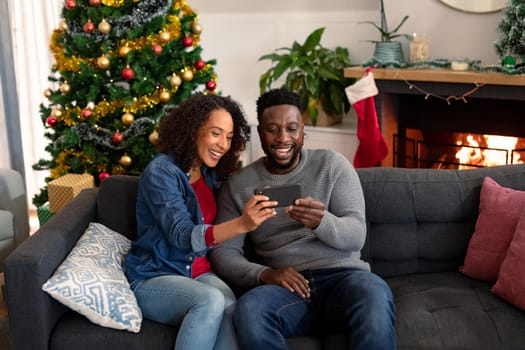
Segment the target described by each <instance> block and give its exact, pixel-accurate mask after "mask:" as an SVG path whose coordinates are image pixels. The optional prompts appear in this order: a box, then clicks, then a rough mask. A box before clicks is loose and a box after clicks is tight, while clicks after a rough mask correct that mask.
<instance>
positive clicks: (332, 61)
mask: <svg viewBox="0 0 525 350" xmlns="http://www.w3.org/2000/svg"><path fill="white" fill-rule="evenodd" d="M324 30H325V28H324V27H321V28H318V29H316V30H314V31H313V32H312V33H310V34H309V35H308V37H307V38H306V40H305V41H304V43H302V44H300V43H298V42H297V41H294V42H293V44H292V46H291V47H282V48H279V49H276V50H275V51H274V52H273V53H270V54H267V55H263V56H261V57H260V58H259V61H262V60H270V61H271V62H272V66H271V67H270V68H269V69H268V70H267V71H266V72H264V73H263V74H262V75H261V76H260V80H259V88H260V91H261V93H263V92H265V91H268V90H270V89H271V88H272V86H273V84H274V83H276V82H277V81H278V80H279V78H281V77H282V76H283V75H284V77H285V80H284V84H282V86H284V87H286V88H287V89H289V90H291V91H295V92H297V93H298V94H299V95H300V96H301V100H302V103H303V106H305V114H304V115H303V119H304V120H305V123H306V124H311V125H332V124H336V123H338V122H341V120H342V117H343V114H344V113H346V112H348V110H349V109H350V102H349V101H348V99H347V97H346V95H345V92H344V89H345V87H346V86H348V85H350V84H352V83H353V82H354V79H351V78H345V77H344V74H343V69H344V68H345V67H348V66H350V63H351V62H350V57H349V54H348V49H346V48H342V47H336V48H335V49H333V50H332V49H328V48H325V47H323V46H322V45H321V37H322V35H323V33H324ZM319 107H321V108H319Z"/></svg>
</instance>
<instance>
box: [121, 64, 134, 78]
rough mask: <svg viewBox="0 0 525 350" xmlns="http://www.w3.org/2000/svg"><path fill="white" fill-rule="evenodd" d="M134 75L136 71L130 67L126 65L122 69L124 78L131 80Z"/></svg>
mask: <svg viewBox="0 0 525 350" xmlns="http://www.w3.org/2000/svg"><path fill="white" fill-rule="evenodd" d="M134 76H135V72H134V71H133V69H131V68H130V67H125V68H124V69H122V78H124V79H126V80H130V79H133V77H134Z"/></svg>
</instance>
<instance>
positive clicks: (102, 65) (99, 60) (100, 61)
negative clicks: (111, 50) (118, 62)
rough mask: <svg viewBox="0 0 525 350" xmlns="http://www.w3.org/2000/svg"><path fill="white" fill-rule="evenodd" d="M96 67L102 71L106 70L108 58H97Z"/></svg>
mask: <svg viewBox="0 0 525 350" xmlns="http://www.w3.org/2000/svg"><path fill="white" fill-rule="evenodd" d="M97 66H98V67H99V68H102V69H106V68H108V67H109V58H107V57H106V56H100V57H99V58H97Z"/></svg>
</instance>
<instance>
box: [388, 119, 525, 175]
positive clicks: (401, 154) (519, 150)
mask: <svg viewBox="0 0 525 350" xmlns="http://www.w3.org/2000/svg"><path fill="white" fill-rule="evenodd" d="M406 135H407V136H406V137H401V136H399V135H397V134H395V135H394V142H393V144H394V150H393V153H394V157H393V159H394V166H402V167H407V168H436V169H469V168H477V167H487V166H496V165H504V164H517V163H523V162H525V138H523V137H513V136H501V135H489V134H472V133H463V132H444V131H424V130H418V129H406Z"/></svg>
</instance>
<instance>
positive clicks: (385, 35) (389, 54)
mask: <svg viewBox="0 0 525 350" xmlns="http://www.w3.org/2000/svg"><path fill="white" fill-rule="evenodd" d="M408 18H409V16H405V17H403V19H402V20H401V22H400V23H399V24H398V25H397V26H396V27H395V28H394V29H393V30H389V29H388V22H387V19H386V13H385V6H384V3H383V0H381V25H378V24H377V23H375V22H373V21H364V22H362V23H367V24H370V25H372V26H373V27H374V28H376V29H377V30H378V31H379V33H380V34H381V39H380V40H368V41H370V42H372V43H375V44H376V49H375V52H374V57H375V58H377V59H378V60H380V61H384V60H397V61H400V62H402V61H403V51H402V50H401V43H400V42H398V41H393V40H392V39H395V38H399V37H404V38H406V39H407V40H411V39H412V36H411V35H409V34H401V33H398V31H399V30H400V29H401V27H402V26H403V24H405V22H406V21H407V20H408ZM385 50H386V53H385Z"/></svg>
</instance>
